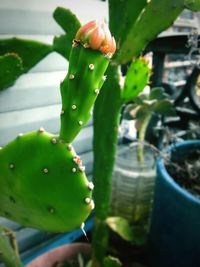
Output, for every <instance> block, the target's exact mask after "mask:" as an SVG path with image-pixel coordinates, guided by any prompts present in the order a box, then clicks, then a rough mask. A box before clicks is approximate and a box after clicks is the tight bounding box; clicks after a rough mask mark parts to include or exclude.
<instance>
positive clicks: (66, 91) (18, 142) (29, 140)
mask: <svg viewBox="0 0 200 267" xmlns="http://www.w3.org/2000/svg"><path fill="white" fill-rule="evenodd" d="M114 51H115V41H114V39H113V37H112V36H111V34H110V32H109V30H108V27H107V26H106V24H105V23H104V22H103V23H100V24H98V23H96V22H95V21H92V22H90V23H88V24H86V25H85V26H83V27H81V28H80V30H79V31H78V32H77V34H76V37H75V39H74V41H73V44H72V49H71V55H70V62H69V69H68V74H67V76H66V78H65V80H64V81H63V83H62V84H61V96H62V111H61V130H60V135H59V136H55V135H52V134H50V133H47V132H45V131H44V129H42V128H41V129H39V130H38V131H36V132H31V133H27V134H24V135H22V134H20V135H19V136H18V137H17V138H16V139H15V140H13V141H12V142H10V143H9V144H7V145H6V146H5V147H4V148H2V149H1V150H0V170H1V172H0V203H1V206H0V215H2V216H4V217H7V218H9V219H12V220H15V221H17V222H19V223H21V224H23V225H25V226H29V227H35V228H39V229H43V230H46V231H52V232H65V231H70V230H72V229H74V228H80V227H81V224H82V223H83V222H84V221H85V219H86V218H87V217H88V215H89V214H90V212H91V210H92V208H93V207H94V203H93V200H92V189H93V184H92V183H91V182H88V180H87V178H86V175H85V168H84V166H83V165H82V162H81V159H80V157H79V156H77V155H76V152H75V151H74V149H73V147H72V145H71V144H70V143H71V142H72V141H73V140H74V138H75V136H76V135H77V134H78V133H79V131H80V129H81V128H82V126H83V125H84V124H85V123H86V122H87V121H88V119H89V118H90V116H91V108H92V106H93V104H94V101H95V99H96V97H97V95H98V93H99V90H100V88H101V86H102V84H103V82H104V80H105V79H104V73H105V70H106V69H107V66H108V64H109V58H110V56H112V54H113V53H114Z"/></svg>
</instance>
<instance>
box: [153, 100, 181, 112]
mask: <svg viewBox="0 0 200 267" xmlns="http://www.w3.org/2000/svg"><path fill="white" fill-rule="evenodd" d="M153 112H155V113H157V114H159V115H166V116H175V115H176V111H175V108H174V106H173V104H172V103H171V102H170V101H169V100H167V99H164V100H160V101H159V102H157V103H155V104H154V105H153Z"/></svg>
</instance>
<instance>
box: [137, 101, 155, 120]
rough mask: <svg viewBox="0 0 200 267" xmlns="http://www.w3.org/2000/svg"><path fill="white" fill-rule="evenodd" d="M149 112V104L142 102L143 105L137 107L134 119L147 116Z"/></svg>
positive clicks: (141, 118) (150, 111)
mask: <svg viewBox="0 0 200 267" xmlns="http://www.w3.org/2000/svg"><path fill="white" fill-rule="evenodd" d="M151 113H152V110H151V106H149V105H145V104H143V106H140V109H138V112H137V114H136V119H137V120H143V119H145V118H146V117H147V116H149V115H151Z"/></svg>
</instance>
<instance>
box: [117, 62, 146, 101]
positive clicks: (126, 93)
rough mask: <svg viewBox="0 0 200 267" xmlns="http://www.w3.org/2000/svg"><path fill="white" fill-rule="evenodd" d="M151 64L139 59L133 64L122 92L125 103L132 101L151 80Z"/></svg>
mask: <svg viewBox="0 0 200 267" xmlns="http://www.w3.org/2000/svg"><path fill="white" fill-rule="evenodd" d="M150 73H151V71H150V68H149V62H148V61H147V60H146V59H145V58H143V57H139V58H137V59H135V60H133V62H132V63H131V65H130V67H129V69H128V72H127V74H126V79H125V84H124V89H123V90H122V99H123V101H124V102H127V101H130V100H132V99H133V98H134V97H136V96H137V95H138V94H139V93H140V92H142V91H143V89H144V87H145V86H146V85H147V84H148V82H149V78H150Z"/></svg>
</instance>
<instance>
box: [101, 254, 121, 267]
mask: <svg viewBox="0 0 200 267" xmlns="http://www.w3.org/2000/svg"><path fill="white" fill-rule="evenodd" d="M120 266H122V263H121V262H120V261H119V259H117V258H114V257H112V256H107V257H105V258H104V261H103V267H120Z"/></svg>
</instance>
